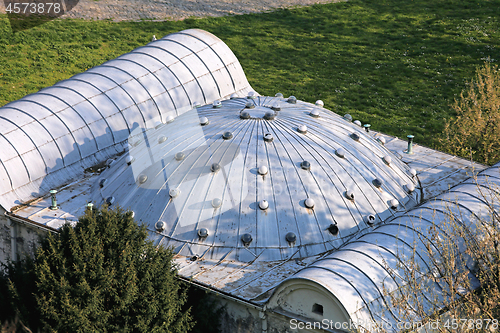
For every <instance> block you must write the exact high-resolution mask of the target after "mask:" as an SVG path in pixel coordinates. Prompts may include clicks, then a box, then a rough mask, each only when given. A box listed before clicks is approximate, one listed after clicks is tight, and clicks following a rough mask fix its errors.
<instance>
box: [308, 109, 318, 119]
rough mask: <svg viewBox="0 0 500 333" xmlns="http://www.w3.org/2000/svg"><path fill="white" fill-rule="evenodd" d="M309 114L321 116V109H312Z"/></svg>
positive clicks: (316, 116)
mask: <svg viewBox="0 0 500 333" xmlns="http://www.w3.org/2000/svg"><path fill="white" fill-rule="evenodd" d="M309 114H310V115H311V117H314V118H319V110H318V109H314V110H312V111H311V112H310V113H309Z"/></svg>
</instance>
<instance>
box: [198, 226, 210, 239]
mask: <svg viewBox="0 0 500 333" xmlns="http://www.w3.org/2000/svg"><path fill="white" fill-rule="evenodd" d="M207 236H208V230H207V228H200V229H198V237H200V238H205V237H207Z"/></svg>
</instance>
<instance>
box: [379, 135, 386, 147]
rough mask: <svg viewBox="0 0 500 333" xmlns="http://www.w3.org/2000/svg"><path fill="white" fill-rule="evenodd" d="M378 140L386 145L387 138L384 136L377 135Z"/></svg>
mask: <svg viewBox="0 0 500 333" xmlns="http://www.w3.org/2000/svg"><path fill="white" fill-rule="evenodd" d="M377 141H378V142H380V143H381V144H383V145H385V138H384V137H383V136H377Z"/></svg>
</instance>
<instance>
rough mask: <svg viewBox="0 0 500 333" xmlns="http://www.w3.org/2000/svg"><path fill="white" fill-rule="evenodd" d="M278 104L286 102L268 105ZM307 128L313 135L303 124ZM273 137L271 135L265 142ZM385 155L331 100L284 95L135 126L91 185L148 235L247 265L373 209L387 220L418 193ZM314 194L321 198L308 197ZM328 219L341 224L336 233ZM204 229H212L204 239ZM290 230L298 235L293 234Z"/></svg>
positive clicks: (325, 239)
mask: <svg viewBox="0 0 500 333" xmlns="http://www.w3.org/2000/svg"><path fill="white" fill-rule="evenodd" d="M248 103H250V105H247V104H248ZM276 103H278V104H280V107H279V108H280V109H281V111H274V110H273V108H276V107H275V106H276ZM214 105H216V106H218V103H215V104H214ZM311 111H315V114H314V115H315V116H314V117H313V116H311ZM244 112H247V113H248V117H247V116H246V115H245V114H243V113H244ZM269 113H272V115H273V116H272V117H271V119H267V120H266V117H267V116H266V115H267V114H269ZM316 113H319V117H316ZM205 117H206V118H207V119H208V121H209V123H208V124H206V125H203V124H202V122H201V119H202V118H205ZM301 125H306V126H307V128H308V129H307V132H306V133H300V132H299V131H298V130H297V129H298V127H299V126H301ZM227 132H229V133H230V134H226V133H227ZM352 133H357V135H358V136H359V139H358V140H357V141H355V140H353V138H352ZM266 134H271V135H272V137H273V140H272V141H266V140H264V136H265V135H266ZM339 148H342V149H344V150H345V154H344V156H343V157H339V156H338V155H336V153H335V152H336V150H337V149H339ZM385 156H392V153H391V152H389V151H388V150H387V149H386V148H385V147H384V146H383V145H381V144H380V143H379V142H378V141H377V140H376V139H375V138H373V137H372V136H370V135H369V133H366V132H365V131H364V130H363V129H362V128H361V127H359V126H357V125H355V124H353V123H350V122H348V121H346V120H344V119H343V118H342V117H340V116H338V115H336V114H334V113H333V112H331V111H328V110H326V109H324V108H321V107H318V106H314V105H312V104H309V103H305V102H300V101H298V102H296V104H292V103H288V102H287V101H286V99H283V98H278V97H262V96H259V97H256V98H235V99H231V100H227V101H223V102H222V104H221V107H214V106H212V105H207V106H204V107H200V108H197V109H193V110H192V111H191V112H186V113H184V114H182V115H180V116H178V117H177V118H175V120H173V122H171V123H167V124H165V125H162V126H161V127H159V128H157V129H151V130H148V131H146V132H144V133H141V134H140V135H133V136H132V137H131V139H130V141H129V145H128V150H127V152H126V154H124V155H123V156H122V157H120V159H118V160H117V161H115V162H114V163H113V164H112V165H111V167H110V168H109V169H107V170H105V171H104V172H103V173H102V174H101V179H106V183H105V185H104V186H102V187H101V186H100V185H99V184H96V185H95V188H94V191H93V194H92V195H93V197H92V200H93V201H94V202H95V203H97V204H102V203H104V202H105V201H106V200H107V199H108V198H113V199H114V200H115V203H116V204H118V205H120V206H122V207H124V208H127V209H130V210H133V211H134V214H135V218H136V220H138V221H139V222H140V223H144V224H146V225H147V226H148V229H149V231H150V233H151V238H153V239H155V240H156V242H157V243H158V244H162V245H166V246H170V245H172V246H174V247H175V248H176V251H177V252H178V253H179V254H180V255H185V256H192V255H195V254H196V255H198V256H200V257H203V258H205V259H222V258H224V260H238V261H242V262H250V261H253V260H255V259H256V258H257V259H258V260H264V261H274V260H285V259H287V258H289V257H291V256H292V255H294V254H295V253H296V252H297V251H298V254H297V255H296V257H310V256H314V255H317V254H319V253H323V252H326V251H328V250H331V249H335V248H338V247H339V246H340V245H341V244H343V243H344V242H345V241H347V240H349V239H351V238H352V237H353V236H354V235H355V234H356V233H358V232H359V231H360V230H363V229H366V228H368V227H369V224H368V223H367V222H366V217H367V216H369V215H371V214H373V215H374V216H375V219H376V223H379V222H380V221H384V220H386V219H388V218H390V217H392V216H393V215H394V214H395V213H396V211H395V210H393V209H392V208H391V207H390V201H391V200H392V199H396V200H397V201H398V202H399V203H400V209H403V208H404V207H405V206H406V207H407V208H408V207H411V206H413V205H414V204H415V203H416V202H418V192H417V191H415V192H413V193H411V194H409V193H408V192H407V191H406V190H405V185H407V184H409V183H412V184H414V185H417V184H416V179H413V178H412V176H411V175H410V174H409V172H408V171H409V170H408V169H409V168H408V167H407V166H406V165H405V164H404V163H402V162H401V161H399V160H398V159H397V158H396V157H395V156H393V161H392V162H391V163H390V165H388V164H386V163H385V162H384V161H383V157H385ZM132 159H133V162H131V163H130V165H129V164H128V163H127V161H130V160H132ZM304 161H307V162H308V164H307V165H308V166H307V167H305V166H304V165H303V162H304ZM214 164H216V165H215V166H214ZM261 167H265V168H264V169H263V170H265V172H263V171H262V169H261ZM308 167H310V169H308ZM259 170H261V171H259ZM259 172H261V173H262V174H260V173H259ZM375 179H379V180H381V181H382V185H381V186H380V188H378V187H376V186H375V185H374V183H373V181H374V180H375ZM348 190H350V191H352V192H353V193H354V195H355V198H354V200H349V199H348V198H347V197H346V191H348ZM172 191H174V192H175V193H174V192H172ZM172 193H174V195H172ZM308 198H309V199H312V201H313V204H314V207H312V208H310V207H307V206H306V203H305V200H306V199H308ZM109 200H111V199H109ZM264 200H265V202H266V203H265V204H264V203H263V201H264ZM157 223H159V226H161V228H158V225H157ZM332 224H333V225H336V226H337V227H338V229H339V231H338V233H332V232H330V231H329V227H330V226H331V225H332ZM202 229H203V232H204V231H205V230H206V231H207V232H208V235H207V236H206V237H200V236H199V234H198V231H200V230H202ZM289 233H293V235H294V236H295V238H296V240H295V241H292V242H290V239H292V240H293V238H294V237H293V236H289V238H288V240H287V237H286V235H287V234H289ZM246 234H248V235H249V236H250V238H248V237H249V236H248V235H247V236H244V235H246ZM243 236H244V237H243ZM242 237H243V238H242ZM246 238H248V239H249V240H250V241H249V242H248V244H246V243H245V242H246V241H245V239H246Z"/></svg>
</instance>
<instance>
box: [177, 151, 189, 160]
mask: <svg viewBox="0 0 500 333" xmlns="http://www.w3.org/2000/svg"><path fill="white" fill-rule="evenodd" d="M184 157H186V155H184V153H183V152H182V151H180V152H178V153H176V154H175V159H176V160H177V161H182V160H183V159H184Z"/></svg>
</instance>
